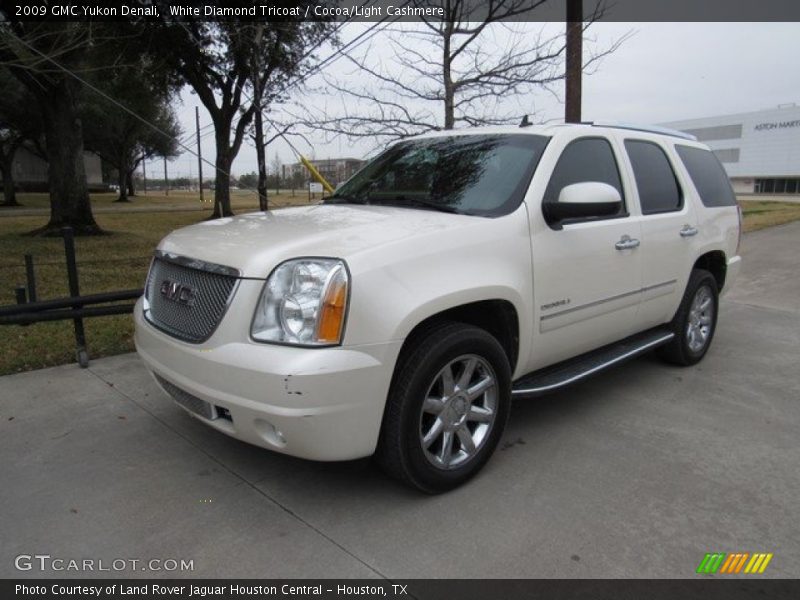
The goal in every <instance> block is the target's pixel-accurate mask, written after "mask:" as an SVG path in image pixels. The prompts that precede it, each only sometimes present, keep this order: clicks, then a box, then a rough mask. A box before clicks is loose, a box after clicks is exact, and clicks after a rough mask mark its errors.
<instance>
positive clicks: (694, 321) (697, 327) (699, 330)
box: [686, 285, 714, 353]
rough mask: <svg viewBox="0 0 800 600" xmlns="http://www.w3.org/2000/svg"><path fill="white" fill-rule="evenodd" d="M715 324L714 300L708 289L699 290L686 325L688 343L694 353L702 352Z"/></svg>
mask: <svg viewBox="0 0 800 600" xmlns="http://www.w3.org/2000/svg"><path fill="white" fill-rule="evenodd" d="M713 324H714V298H713V296H712V295H711V290H709V289H708V287H706V286H705V285H704V286H701V287H700V288H698V290H697V292H696V293H695V295H694V299H693V300H692V306H691V308H690V309H689V318H688V319H687V324H686V343H687V345H688V346H689V350H691V351H692V352H695V353H697V352H701V351H702V350H703V348H705V346H706V344H707V343H708V340H709V338H710V337H711V328H712V327H713Z"/></svg>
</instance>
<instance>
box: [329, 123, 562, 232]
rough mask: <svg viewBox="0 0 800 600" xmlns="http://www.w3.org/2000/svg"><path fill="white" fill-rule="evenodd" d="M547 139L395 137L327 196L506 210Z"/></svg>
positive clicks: (516, 201)
mask: <svg viewBox="0 0 800 600" xmlns="http://www.w3.org/2000/svg"><path fill="white" fill-rule="evenodd" d="M548 140H549V138H547V137H544V136H539V135H527V134H511V135H508V134H506V135H458V136H448V137H435V138H423V139H418V140H408V141H404V142H399V143H398V144H395V145H394V146H392V147H391V148H389V149H388V150H386V151H385V152H383V153H382V154H380V155H379V156H378V157H377V158H375V159H374V160H372V161H371V162H370V163H369V164H367V166H366V167H364V168H363V169H361V170H360V171H359V172H358V173H356V174H355V175H354V176H353V177H352V178H350V179H349V180H348V181H347V182H346V183H345V184H344V185H342V186H341V187H340V188H339V189H338V190H337V191H336V193H335V194H334V195H333V196H331V197H330V198H328V199H327V200H326V202H328V203H330V204H335V203H347V204H391V205H395V206H408V207H411V208H424V209H430V210H441V211H445V212H455V213H460V214H468V215H480V216H500V215H505V214H508V213H510V212H512V211H513V210H515V209H516V208H517V207H518V206H519V205H520V203H521V202H522V198H523V197H524V195H525V192H526V190H527V188H528V185H529V184H530V181H531V177H532V176H533V172H534V171H535V169H536V165H537V164H538V163H539V159H540V158H541V156H542V152H543V151H544V149H545V146H547V142H548Z"/></svg>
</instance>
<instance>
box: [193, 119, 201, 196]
mask: <svg viewBox="0 0 800 600" xmlns="http://www.w3.org/2000/svg"><path fill="white" fill-rule="evenodd" d="M194 123H195V131H196V132H197V173H198V175H197V177H198V179H197V182H198V186H197V187H199V188H200V203H201V204H202V203H203V154H202V152H201V150H200V109H199V108H198V107H196V106H195V107H194Z"/></svg>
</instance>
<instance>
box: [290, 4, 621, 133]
mask: <svg viewBox="0 0 800 600" xmlns="http://www.w3.org/2000/svg"><path fill="white" fill-rule="evenodd" d="M436 4H437V5H438V6H441V8H442V9H443V11H444V15H445V16H444V18H442V19H441V20H436V21H429V20H423V22H422V25H419V26H416V27H413V28H409V27H404V28H402V29H400V30H397V29H395V30H393V31H390V32H388V33H386V34H385V35H384V39H382V40H381V43H383V44H385V45H387V46H388V48H389V49H390V52H391V55H392V59H391V61H388V62H383V63H382V62H381V55H382V54H384V53H385V52H384V53H381V52H376V47H375V46H374V45H370V46H368V47H366V48H364V49H362V50H360V51H359V52H357V53H356V52H353V53H350V54H348V55H346V56H345V59H346V60H347V61H349V63H350V65H351V67H353V69H352V71H351V73H350V77H348V79H347V80H341V79H337V78H334V77H332V76H330V75H323V78H324V88H320V91H323V90H324V92H326V93H327V94H330V93H331V92H335V94H334V97H336V98H337V99H336V100H329V101H328V102H327V104H326V105H325V106H324V107H323V108H322V116H320V115H319V114H318V113H315V114H310V113H307V112H305V113H304V112H303V111H302V107H294V108H292V109H291V110H288V111H287V112H288V113H289V114H290V116H291V117H292V118H295V119H299V120H300V121H301V122H303V123H304V125H306V126H308V127H311V128H313V129H316V130H322V131H325V132H327V133H329V134H332V135H346V136H347V137H349V138H375V137H379V138H384V139H390V140H391V139H397V138H403V137H407V136H409V135H415V134H418V133H421V132H425V131H432V130H438V129H453V128H455V127H458V126H480V125H497V124H504V123H510V122H514V121H517V120H519V118H520V117H521V116H522V114H525V113H528V112H531V110H530V108H521V106H522V103H523V102H526V101H527V100H528V98H529V97H530V95H531V94H532V93H533V92H534V91H536V90H541V89H546V90H549V91H551V92H552V93H553V94H556V95H557V91H556V90H555V88H554V84H556V83H557V82H560V81H562V80H563V79H564V77H565V70H564V56H565V53H566V39H565V35H564V32H563V30H562V29H559V30H558V31H554V30H553V28H552V27H547V26H545V25H541V26H539V28H538V31H531V28H530V26H525V25H523V24H521V23H513V22H512V21H513V20H514V19H515V18H521V17H522V15H524V14H526V13H530V11H534V10H536V9H537V8H539V7H540V6H543V5H545V4H546V0H487V1H486V2H474V1H473V0H439V1H438V2H437V3H436ZM426 5H430V2H426ZM600 16H602V5H597V6H595V9H594V12H593V13H592V14H591V15H590V16H589V18H590V20H589V22H587V23H586V24H585V25H584V31H585V29H586V27H588V26H589V24H591V23H592V22H594V21H595V20H597V19H598V18H599V17H600ZM623 39H624V38H623ZM623 39H620V40H617V41H616V42H614V43H612V44H611V46H610V47H608V48H605V49H603V50H599V51H596V52H593V53H591V54H590V55H588V56H587V57H586V59H585V60H584V62H583V65H582V66H583V69H584V70H591V69H593V68H595V67H596V65H597V62H598V61H599V60H600V59H601V58H602V57H604V56H606V55H608V54H609V53H611V52H613V51H614V50H616V48H617V47H618V46H619V45H620V44H621V43H622V41H623ZM365 75H366V78H367V80H368V83H367V84H365V85H354V84H353V82H354V81H356V80H358V79H361V78H364V76H365ZM314 108H315V110H318V106H317V105H315V107H314Z"/></svg>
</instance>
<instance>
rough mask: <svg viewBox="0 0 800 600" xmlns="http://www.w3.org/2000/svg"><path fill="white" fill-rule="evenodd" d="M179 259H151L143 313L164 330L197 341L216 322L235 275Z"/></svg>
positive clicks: (235, 278)
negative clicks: (179, 260)
mask: <svg viewBox="0 0 800 600" xmlns="http://www.w3.org/2000/svg"><path fill="white" fill-rule="evenodd" d="M181 260H182V262H183V263H184V264H181V262H178V260H177V259H173V258H171V257H170V258H168V259H167V258H165V257H164V256H163V255H162V256H156V257H155V258H154V259H153V264H152V266H151V267H150V274H149V275H148V278H147V286H146V287H145V300H146V302H145V317H146V318H147V320H148V321H150V322H151V323H152V324H153V325H155V326H156V327H158V328H159V329H161V330H162V331H164V332H165V333H168V334H169V335H171V336H173V337H176V338H178V339H180V340H183V341H186V342H192V343H194V344H198V343H200V342H204V341H205V340H207V339H208V338H209V337H211V334H212V333H214V330H215V329H216V328H217V326H218V325H219V322H220V321H221V320H222V316H223V315H224V314H225V309H226V308H227V306H228V303H229V302H230V300H231V297H232V296H233V293H234V288H235V287H236V282H237V281H238V279H237V277H236V276H235V275H234V274H233V273H235V272H236V271H235V270H234V269H231V268H229V267H221V266H219V265H205V264H204V263H200V262H199V261H192V260H187V259H181ZM188 265H191V266H188ZM201 267H207V268H201Z"/></svg>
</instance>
